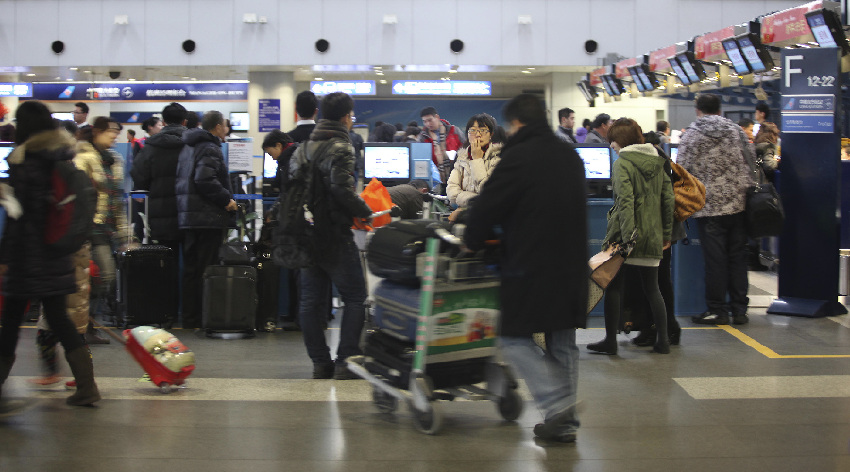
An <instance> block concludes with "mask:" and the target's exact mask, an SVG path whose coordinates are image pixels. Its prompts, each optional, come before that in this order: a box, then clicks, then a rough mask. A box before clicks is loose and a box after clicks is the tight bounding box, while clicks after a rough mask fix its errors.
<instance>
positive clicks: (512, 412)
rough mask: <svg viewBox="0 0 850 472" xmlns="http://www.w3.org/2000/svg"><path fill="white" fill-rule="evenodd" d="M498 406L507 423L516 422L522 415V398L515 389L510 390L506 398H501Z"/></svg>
mask: <svg viewBox="0 0 850 472" xmlns="http://www.w3.org/2000/svg"><path fill="white" fill-rule="evenodd" d="M496 404H497V406H498V407H499V414H500V415H502V418H503V419H504V420H505V421H516V419H517V418H519V415H521V414H522V405H523V404H522V397H520V396H519V393H518V392H517V391H516V389H514V388H509V389H508V390H507V391H506V392H505V395H504V396H502V397H499V400H498V401H497V402H496Z"/></svg>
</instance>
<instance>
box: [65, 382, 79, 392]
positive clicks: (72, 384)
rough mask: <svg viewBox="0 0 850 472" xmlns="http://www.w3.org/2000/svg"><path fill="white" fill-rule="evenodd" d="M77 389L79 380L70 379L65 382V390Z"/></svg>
mask: <svg viewBox="0 0 850 472" xmlns="http://www.w3.org/2000/svg"><path fill="white" fill-rule="evenodd" d="M76 389H77V381H76V380H69V381H67V382H65V390H76Z"/></svg>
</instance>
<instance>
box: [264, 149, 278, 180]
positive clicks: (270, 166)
mask: <svg viewBox="0 0 850 472" xmlns="http://www.w3.org/2000/svg"><path fill="white" fill-rule="evenodd" d="M275 177H277V161H276V160H275V159H274V158H273V157H272V156H270V155H269V154H268V153H265V154H264V155H263V178H264V179H273V178H275Z"/></svg>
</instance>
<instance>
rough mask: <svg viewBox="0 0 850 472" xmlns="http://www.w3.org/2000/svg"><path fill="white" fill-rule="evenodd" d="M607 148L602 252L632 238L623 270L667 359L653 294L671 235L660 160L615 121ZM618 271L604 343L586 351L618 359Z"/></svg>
mask: <svg viewBox="0 0 850 472" xmlns="http://www.w3.org/2000/svg"><path fill="white" fill-rule="evenodd" d="M608 139H609V140H610V141H611V148H612V149H614V150H615V151H617V152H619V154H620V157H619V159H617V160H616V161H614V167H613V170H612V175H611V180H612V183H613V186H614V206H613V207H612V208H611V210H610V211H609V212H608V229H607V232H606V234H605V243H604V246H605V247H607V245H608V244H616V243H619V242H622V241H623V240H624V239H628V238H630V237H631V235H632V234H636V237H637V239H636V241H635V246H634V249H633V250H632V252H631V254H629V256H628V257H627V258H626V264H628V265H631V266H634V267H636V268H637V269H638V272H639V273H640V280H641V285H642V286H643V292H644V294H645V295H646V298H647V299H648V300H649V305H650V308H651V309H652V317H653V321H654V322H655V326H656V328H657V333H658V337H657V338H656V341H655V345H654V347H653V351H654V352H658V353H661V354H668V353H669V352H670V341H669V338H668V333H667V310H666V308H665V305H664V298H663V297H662V296H661V291H660V290H659V288H658V265H659V263H660V262H661V258H662V255H663V251H664V250H665V249H666V248H668V247H669V246H670V236H671V232H672V230H673V205H674V198H673V187H672V185H671V184H670V176H669V175H667V173H666V172H664V162H665V161H664V158H663V157H661V156H659V155H658V151H657V150H656V149H655V147H654V146H652V145H651V144H644V139H643V134H642V130H641V128H640V126H638V124H637V122H635V121H634V120H632V119H629V118H620V119H619V120H617V121H616V122H614V124H613V125H612V126H611V129H609V130H608ZM622 273H623V272H622V271H620V273H619V274H618V275H617V276H616V277H615V278H614V280H612V281H611V283H610V285H608V289H607V291H606V292H605V307H604V308H605V339H603V340H602V341H600V342H598V343H593V344H588V346H587V348H588V349H589V350H591V351H594V352H599V353H602V354H617V331H618V328H619V322H620V312H621V311H622V300H623V275H622Z"/></svg>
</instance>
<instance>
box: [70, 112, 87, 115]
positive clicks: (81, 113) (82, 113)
mask: <svg viewBox="0 0 850 472" xmlns="http://www.w3.org/2000/svg"><path fill="white" fill-rule="evenodd" d="M73 113H74V114H75V115H85V114H86V112H84V111H75V112H73Z"/></svg>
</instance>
